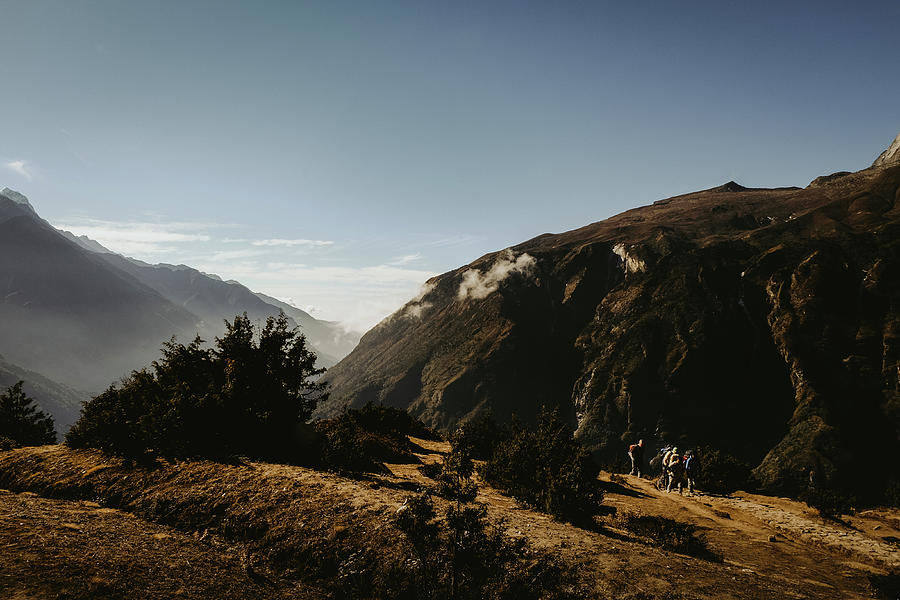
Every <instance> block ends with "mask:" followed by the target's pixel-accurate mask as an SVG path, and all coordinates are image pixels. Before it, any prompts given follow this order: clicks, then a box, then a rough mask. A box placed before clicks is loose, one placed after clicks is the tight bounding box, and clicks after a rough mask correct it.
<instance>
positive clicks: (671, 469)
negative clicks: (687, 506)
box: [663, 448, 684, 492]
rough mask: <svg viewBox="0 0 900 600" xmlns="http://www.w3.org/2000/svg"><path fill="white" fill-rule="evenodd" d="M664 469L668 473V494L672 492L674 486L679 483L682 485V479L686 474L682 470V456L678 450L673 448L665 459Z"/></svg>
mask: <svg viewBox="0 0 900 600" xmlns="http://www.w3.org/2000/svg"><path fill="white" fill-rule="evenodd" d="M663 469H665V473H666V492H671V491H672V484H673V483H676V481H677V482H678V484H679V485H681V477H682V475H683V474H684V472H683V471H682V469H681V455H680V454H678V448H672V449H671V450H670V451H669V452H668V453H666V455H665V456H664V457H663Z"/></svg>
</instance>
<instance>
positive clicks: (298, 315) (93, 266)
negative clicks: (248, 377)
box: [0, 188, 358, 426]
mask: <svg viewBox="0 0 900 600" xmlns="http://www.w3.org/2000/svg"><path fill="white" fill-rule="evenodd" d="M281 311H284V312H285V313H286V314H287V316H288V317H289V318H290V319H292V320H293V323H294V324H298V325H300V326H301V327H302V330H301V331H302V332H303V333H304V334H305V335H306V336H307V339H308V341H309V342H310V345H311V346H312V347H313V349H314V350H315V351H316V352H317V354H318V355H319V356H320V364H321V365H322V366H330V365H331V364H334V363H335V362H336V361H337V360H338V359H340V358H341V357H342V356H344V355H345V354H346V353H347V352H349V351H350V350H351V349H352V348H353V346H354V345H355V343H356V341H357V340H358V337H357V336H356V335H355V334H353V333H348V332H346V331H345V330H343V329H342V328H341V327H339V326H338V324H337V323H332V322H327V321H319V320H317V319H314V318H313V317H312V316H310V315H308V314H307V313H305V312H303V311H301V310H299V309H297V308H294V307H292V306H290V305H288V304H285V303H282V302H278V301H277V300H275V299H274V298H268V297H262V296H260V295H257V294H255V293H254V292H252V291H250V290H249V289H247V288H246V287H244V286H243V285H241V284H240V283H238V282H233V281H231V282H225V281H222V280H221V279H219V278H218V277H216V276H213V275H207V274H204V273H201V272H200V271H198V270H196V269H193V268H191V267H187V266H184V265H179V266H175V265H150V264H147V263H143V262H141V261H137V260H134V259H130V258H126V257H123V256H120V255H118V254H115V253H113V252H110V251H109V250H108V249H106V248H104V247H103V246H102V245H100V244H99V243H97V242H96V241H94V240H91V239H89V238H86V237H84V236H80V237H79V236H74V235H72V234H71V233H68V232H61V231H57V230H56V229H54V228H53V227H52V226H51V225H50V224H49V223H47V222H46V221H44V220H43V219H41V218H40V217H39V216H38V214H37V213H36V212H35V211H34V209H33V207H32V206H31V205H30V203H29V202H28V200H27V199H26V198H25V197H24V196H22V195H21V194H19V193H17V192H15V191H13V190H10V189H8V188H5V189H4V190H3V191H2V192H0V354H2V355H3V357H4V359H5V360H6V361H9V362H8V363H5V364H7V365H8V366H9V367H10V368H9V369H8V370H7V371H8V372H9V373H10V374H11V375H9V376H8V377H6V376H4V375H3V373H4V372H3V370H2V368H3V366H4V365H3V364H0V384H2V383H3V381H5V380H6V379H10V380H11V379H13V378H14V377H15V376H16V375H15V373H24V372H30V373H32V374H33V375H38V374H39V375H40V376H43V377H46V378H48V379H47V381H49V382H50V383H47V384H46V385H44V384H41V385H43V389H45V390H49V389H50V388H52V387H53V386H52V385H50V384H53V385H58V386H60V387H59V389H69V387H68V386H71V387H72V388H76V389H83V390H89V391H91V392H96V391H99V390H102V389H103V388H105V387H106V386H108V385H110V384H111V383H113V382H115V381H116V380H117V379H119V378H120V377H122V376H123V375H126V374H128V373H129V372H130V371H131V370H132V369H137V368H141V367H144V366H147V365H149V363H150V362H151V361H152V360H154V359H156V358H158V357H159V349H160V347H161V344H162V343H163V342H164V341H166V340H168V339H169V338H170V337H172V336H173V335H175V336H177V337H178V338H179V339H180V340H182V341H188V340H191V339H193V338H194V336H196V335H198V334H199V335H200V336H201V337H203V338H204V339H205V340H207V341H210V340H212V339H213V337H215V336H217V335H221V334H222V333H223V332H224V321H225V320H226V319H229V320H230V319H233V318H234V316H235V315H237V314H241V313H244V312H246V313H247V315H248V316H249V317H250V318H251V319H253V320H259V321H264V320H265V319H266V318H267V317H268V316H273V315H278V314H279V312H281ZM320 346H321V348H324V349H325V350H324V351H323V350H322V349H320ZM16 365H18V366H16ZM13 367H14V368H13ZM20 378H24V377H20ZM24 379H26V384H28V383H31V384H33V386H38V387H40V386H39V385H38V383H37V381H36V378H35V377H33V376H29V377H28V378H24ZM51 380H52V381H51ZM53 382H59V383H53ZM12 383H15V381H12ZM10 385H11V384H10ZM35 389H36V387H35ZM27 391H28V386H27V385H26V392H27ZM74 394H75V395H76V396H78V397H81V396H83V395H85V394H83V393H81V392H74ZM34 396H35V398H36V399H37V400H38V401H39V403H40V404H41V405H42V407H43V408H45V410H47V411H49V412H51V413H52V414H53V415H54V417H55V418H56V419H57V421H58V422H60V423H61V424H62V425H63V426H67V425H68V424H70V423H71V422H72V418H70V417H71V415H69V413H68V412H67V411H68V408H65V407H64V405H66V406H68V405H67V402H68V400H65V399H64V400H60V401H56V400H53V399H49V398H50V396H52V394H47V393H44V394H43V395H42V394H41V393H36V394H34ZM56 396H58V397H60V398H61V397H63V396H65V397H66V398H69V399H70V398H71V397H72V396H71V395H69V396H67V395H66V394H65V393H62V392H60V394H57V395H56ZM45 398H48V399H47V400H45ZM75 415H76V416H77V407H76V410H75Z"/></svg>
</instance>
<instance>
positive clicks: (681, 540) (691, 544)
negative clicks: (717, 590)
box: [618, 513, 721, 561]
mask: <svg viewBox="0 0 900 600" xmlns="http://www.w3.org/2000/svg"><path fill="white" fill-rule="evenodd" d="M618 520H619V522H620V523H621V524H622V526H623V527H624V528H625V529H627V530H628V531H630V532H632V533H634V534H636V535H639V536H641V537H645V538H647V539H649V540H650V543H651V544H652V545H654V546H656V547H658V548H662V549H663V550H669V551H671V552H677V553H678V554H687V555H688V556H696V557H698V558H705V559H707V560H715V561H718V560H721V557H719V556H718V555H716V554H715V553H714V552H713V551H712V550H710V549H709V547H708V546H707V545H706V540H704V539H703V538H701V537H698V536H697V527H696V526H695V525H692V524H690V523H682V522H680V521H675V520H673V519H668V518H666V517H660V516H656V515H653V516H642V515H634V514H630V513H624V514H621V515H619V517H618Z"/></svg>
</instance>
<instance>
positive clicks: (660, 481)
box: [650, 442, 672, 490]
mask: <svg viewBox="0 0 900 600" xmlns="http://www.w3.org/2000/svg"><path fill="white" fill-rule="evenodd" d="M671 451H672V446H670V445H669V444H667V443H665V442H663V447H662V448H660V449H659V452H658V453H657V454H656V456H654V457H653V459H652V460H651V461H650V467H651V468H653V469H656V467H657V466H658V467H659V478H657V480H656V489H658V490H664V489H666V484H667V483H668V481H666V458H667V457H668V455H669V452H671Z"/></svg>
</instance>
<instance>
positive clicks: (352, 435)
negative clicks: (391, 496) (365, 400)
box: [315, 404, 426, 471]
mask: <svg viewBox="0 0 900 600" xmlns="http://www.w3.org/2000/svg"><path fill="white" fill-rule="evenodd" d="M398 413H402V415H401V414H398ZM315 428H316V431H317V432H319V434H321V436H322V438H321V447H320V452H319V455H320V458H321V462H322V463H323V464H324V465H325V466H328V467H331V468H333V469H337V470H340V471H378V470H381V468H382V467H381V463H382V462H393V463H410V462H418V459H417V458H416V457H415V456H414V455H413V454H412V444H411V443H410V441H409V439H408V438H407V435H410V433H409V432H411V431H412V432H422V431H424V430H425V429H426V428H425V425H424V424H423V423H421V422H420V421H416V420H415V419H413V418H412V417H410V416H409V415H408V414H407V413H406V412H405V411H401V410H399V409H395V408H385V407H380V406H375V405H372V404H367V405H366V406H364V407H363V408H362V409H361V410H356V409H346V410H344V412H342V413H341V414H340V415H339V416H338V417H336V418H334V419H324V420H321V421H318V422H316V424H315Z"/></svg>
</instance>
